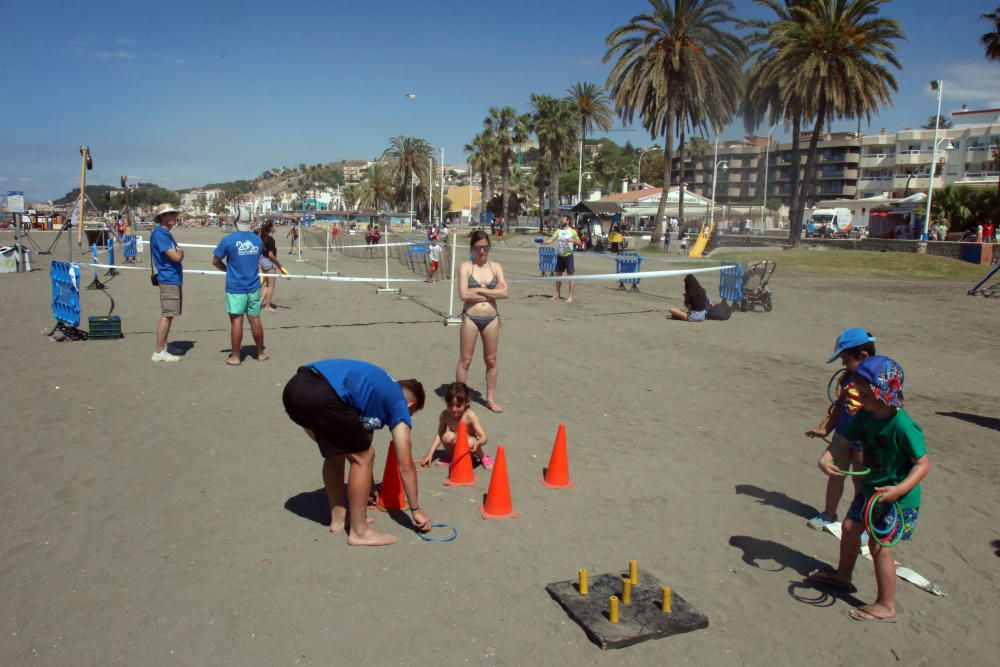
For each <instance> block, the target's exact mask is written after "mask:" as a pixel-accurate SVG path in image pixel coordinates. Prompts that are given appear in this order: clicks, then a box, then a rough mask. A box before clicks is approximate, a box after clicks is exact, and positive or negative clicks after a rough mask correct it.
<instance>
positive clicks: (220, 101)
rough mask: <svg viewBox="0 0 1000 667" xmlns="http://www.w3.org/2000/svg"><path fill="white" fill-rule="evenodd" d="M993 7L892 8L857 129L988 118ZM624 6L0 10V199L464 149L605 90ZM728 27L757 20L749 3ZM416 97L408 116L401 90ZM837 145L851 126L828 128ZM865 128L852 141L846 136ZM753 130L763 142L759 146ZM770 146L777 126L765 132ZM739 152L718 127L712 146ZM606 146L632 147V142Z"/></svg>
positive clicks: (438, 2) (634, 8)
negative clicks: (424, 144) (890, 62)
mask: <svg viewBox="0 0 1000 667" xmlns="http://www.w3.org/2000/svg"><path fill="white" fill-rule="evenodd" d="M997 4H998V0H961V1H960V2H955V3H943V2H940V0H905V1H904V0H896V1H895V2H891V3H889V4H888V5H886V10H885V13H886V14H887V15H889V16H892V17H894V18H897V19H899V20H900V21H901V22H902V24H903V27H904V29H905V31H906V34H907V36H908V38H909V39H908V41H906V42H903V43H902V44H901V45H900V48H899V57H900V60H901V61H902V63H903V70H902V71H901V72H899V73H898V75H897V78H898V80H899V93H898V94H897V96H896V98H895V106H894V107H892V108H889V109H886V110H884V111H883V112H882V113H881V115H880V116H879V117H877V118H874V119H873V120H872V122H871V125H870V130H871V131H874V132H878V131H879V129H881V128H883V127H884V128H886V129H888V130H890V131H893V130H896V129H900V128H903V127H910V126H919V125H921V124H923V122H924V121H925V120H926V119H927V117H928V116H931V115H933V113H934V105H935V100H934V97H933V94H932V93H930V91H929V90H928V81H929V80H930V79H935V78H936V79H943V80H944V81H945V102H944V108H945V109H946V110H954V109H958V108H959V107H960V106H961V105H962V104H968V105H969V107H970V108H986V107H988V106H1000V63H988V62H987V61H986V60H985V58H984V57H983V55H982V49H981V47H980V46H979V44H978V38H979V35H980V34H982V33H983V32H985V31H986V29H987V24H986V22H985V21H981V20H980V19H979V16H980V14H983V13H985V12H987V11H991V10H992V9H994V8H996V6H997ZM647 7H648V4H647V3H646V2H644V1H642V0H618V1H617V2H607V1H606V0H604V1H601V2H597V1H594V0H575V1H570V0H550V1H538V0H535V1H534V2H525V1H522V0H508V1H507V2H505V3H501V4H495V3H477V2H469V1H465V2H458V1H456V0H424V1H423V2H407V1H402V0H387V1H385V2H379V3H364V2H346V1H336V0H326V1H324V2H319V1H313V0H304V1H296V0H287V1H286V2H281V3H274V2H271V3H261V4H258V3H253V2H245V1H240V0H201V1H200V2H190V1H188V0H177V1H175V2H171V3H152V2H146V1H144V0H137V1H136V0H133V1H132V2H108V1H101V0H90V1H88V2H79V0H74V1H72V2H67V1H64V0H54V1H50V2H45V3H42V2H34V1H30V2H18V3H6V6H5V8H4V10H3V12H2V17H3V21H2V23H0V25H2V26H3V28H2V31H3V39H0V86H2V90H4V91H5V93H6V95H4V97H5V100H4V104H2V105H0V128H2V130H0V190H4V191H6V190H23V191H24V192H25V195H26V196H27V197H28V198H29V199H30V200H45V199H50V198H55V197H58V196H61V195H63V194H64V193H66V192H67V191H69V190H70V189H72V188H73V187H75V186H76V185H78V184H79V154H78V148H79V145H80V144H84V143H86V144H89V145H90V146H91V148H92V151H93V155H94V164H95V170H94V171H93V172H91V175H90V176H89V177H88V182H91V183H108V184H114V183H117V181H118V176H119V175H120V174H129V175H130V178H131V180H132V181H136V180H141V181H152V182H156V183H158V184H160V185H162V186H165V187H169V188H174V189H177V188H184V187H194V186H199V185H203V184H205V183H209V182H215V181H225V180H234V179H238V178H252V177H254V176H256V175H258V174H260V173H261V172H262V171H264V170H265V169H268V168H272V167H277V166H282V165H287V166H292V167H294V166H296V165H298V164H299V163H300V162H305V163H308V164H314V163H317V162H327V161H332V160H336V159H339V158H357V159H362V158H375V157H377V156H378V155H379V154H380V153H381V152H382V150H383V149H384V148H385V146H386V145H387V143H388V139H389V138H390V137H393V136H396V135H413V136H419V137H423V138H425V139H427V140H428V141H430V142H431V143H432V144H433V145H435V146H444V148H445V151H446V154H445V161H446V162H461V161H463V160H464V157H463V156H462V152H461V149H462V146H463V145H464V144H465V143H466V142H467V141H468V140H469V139H470V138H471V137H472V135H473V134H474V133H475V132H476V131H478V129H479V127H480V126H481V123H482V119H483V117H484V115H485V114H486V111H487V109H488V108H489V107H490V106H495V105H512V106H514V107H517V108H518V109H520V110H527V107H528V99H529V96H530V95H531V93H535V92H538V93H548V94H553V95H561V94H564V93H565V90H566V88H568V87H569V86H570V85H572V84H573V83H575V82H577V81H593V82H597V83H603V82H604V80H605V78H606V76H607V71H608V66H607V65H604V64H602V63H601V58H602V56H603V55H604V38H605V37H606V36H607V33H608V32H610V31H611V30H612V29H613V28H615V27H617V26H619V25H622V24H624V23H626V22H627V21H628V19H629V18H631V16H633V15H634V14H637V13H641V12H644V11H646V8H647ZM736 14H737V15H738V16H741V17H750V16H755V15H757V16H759V15H762V14H761V10H760V9H759V8H757V7H755V6H754V5H753V3H752V2H750V1H749V0H737V1H736ZM408 92H412V93H415V94H416V96H417V97H416V99H415V100H407V99H406V97H405V93H408ZM840 127H843V128H844V129H848V128H854V127H856V123H853V122H848V123H844V124H841V125H840ZM867 130H869V126H868V125H867V124H864V125H863V126H862V131H867ZM764 131H766V128H765V130H764ZM778 132H780V128H779V130H778ZM742 135H743V131H742V125H740V124H736V125H734V126H732V127H730V128H729V129H728V130H727V131H726V132H724V133H723V135H722V138H723V139H727V138H738V137H740V136H742ZM609 136H611V137H612V138H613V139H615V140H616V141H619V142H622V143H623V142H624V141H625V140H626V139H628V140H631V141H632V142H633V143H637V144H643V145H645V144H648V143H650V141H649V137H648V135H646V134H645V133H644V132H642V131H641V130H637V131H635V132H616V133H613V134H611V135H609Z"/></svg>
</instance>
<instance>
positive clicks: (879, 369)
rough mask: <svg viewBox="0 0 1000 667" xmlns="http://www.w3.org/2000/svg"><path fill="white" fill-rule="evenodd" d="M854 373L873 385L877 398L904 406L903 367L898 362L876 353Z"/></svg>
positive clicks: (886, 402)
mask: <svg viewBox="0 0 1000 667" xmlns="http://www.w3.org/2000/svg"><path fill="white" fill-rule="evenodd" d="M854 375H855V376H857V377H859V378H861V379H862V380H864V381H865V382H867V383H868V384H869V385H870V386H871V388H872V393H873V394H874V395H875V398H876V399H877V400H879V401H882V402H883V403H885V404H886V405H891V406H893V407H896V408H901V407H903V397H902V395H901V394H902V392H903V367H902V366H900V365H899V363H898V362H896V361H894V360H892V359H890V358H889V357H883V356H882V355H880V354H876V355H875V356H873V357H868V358H867V359H865V360H864V361H862V362H861V363H860V364H859V365H858V367H857V369H856V370H855V371H854Z"/></svg>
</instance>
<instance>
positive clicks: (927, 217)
mask: <svg viewBox="0 0 1000 667" xmlns="http://www.w3.org/2000/svg"><path fill="white" fill-rule="evenodd" d="M931 90H933V91H935V92H936V93H937V113H936V114H934V149H933V150H932V151H931V177H930V179H928V182H927V210H926V211H924V232H923V234H921V235H920V240H921V241H923V242H924V243H927V227H928V225H930V222H931V200H932V199H933V198H934V167H935V165H936V164H937V147H938V129H939V126H940V124H941V94H942V93H943V92H944V81H940V80H937V79H935V80H934V81H931Z"/></svg>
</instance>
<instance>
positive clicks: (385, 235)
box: [382, 222, 389, 290]
mask: <svg viewBox="0 0 1000 667" xmlns="http://www.w3.org/2000/svg"><path fill="white" fill-rule="evenodd" d="M382 229H383V230H385V233H383V234H382V238H384V239H385V244H384V245H385V288H386V289H387V290H388V289H389V223H388V222H386V223H385V226H384V227H383V228H382Z"/></svg>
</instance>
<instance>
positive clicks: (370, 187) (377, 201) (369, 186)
mask: <svg viewBox="0 0 1000 667" xmlns="http://www.w3.org/2000/svg"><path fill="white" fill-rule="evenodd" d="M395 189H396V179H395V178H394V177H393V173H392V167H391V166H390V165H389V164H386V163H382V162H376V163H375V164H373V165H371V166H370V167H368V174H367V178H365V180H364V181H362V183H361V189H360V192H359V201H358V205H359V206H368V207H371V208H373V209H375V210H376V211H378V212H381V211H384V210H385V209H386V207H387V206H388V205H389V203H390V202H391V201H392V198H393V193H394V191H395Z"/></svg>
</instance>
